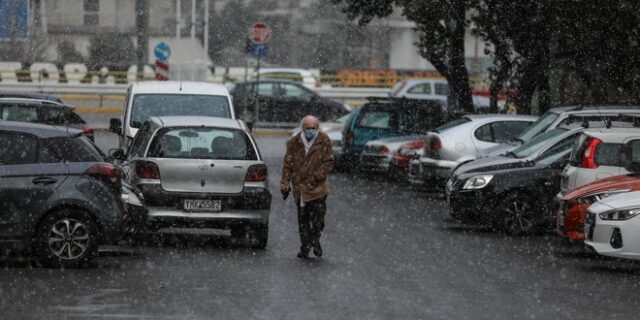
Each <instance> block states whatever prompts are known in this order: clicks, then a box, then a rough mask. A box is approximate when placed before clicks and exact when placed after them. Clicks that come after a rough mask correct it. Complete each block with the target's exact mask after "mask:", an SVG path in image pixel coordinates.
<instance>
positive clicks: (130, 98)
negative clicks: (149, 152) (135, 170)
mask: <svg viewBox="0 0 640 320" xmlns="http://www.w3.org/2000/svg"><path fill="white" fill-rule="evenodd" d="M163 116H198V117H217V118H228V119H236V115H235V113H234V110H233V105H232V99H231V95H230V94H229V91H228V90H227V88H226V87H225V86H223V85H221V84H212V83H206V82H189V81H149V82H137V83H132V84H130V85H129V88H127V95H126V98H125V103H124V108H123V110H122V116H121V117H120V118H112V119H111V121H110V124H109V130H110V131H112V132H114V133H116V134H118V135H119V136H120V139H119V147H120V148H121V149H125V148H126V147H127V146H129V144H130V143H131V140H133V137H135V135H136V133H137V132H138V129H139V128H140V126H142V124H143V123H144V122H145V121H146V120H147V119H149V118H150V117H163Z"/></svg>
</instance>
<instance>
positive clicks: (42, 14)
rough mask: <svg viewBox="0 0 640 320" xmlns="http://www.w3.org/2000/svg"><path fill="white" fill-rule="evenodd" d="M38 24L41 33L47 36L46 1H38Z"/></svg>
mask: <svg viewBox="0 0 640 320" xmlns="http://www.w3.org/2000/svg"><path fill="white" fill-rule="evenodd" d="M40 23H42V32H43V33H44V34H47V0H40Z"/></svg>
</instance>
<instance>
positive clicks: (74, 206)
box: [0, 121, 125, 267]
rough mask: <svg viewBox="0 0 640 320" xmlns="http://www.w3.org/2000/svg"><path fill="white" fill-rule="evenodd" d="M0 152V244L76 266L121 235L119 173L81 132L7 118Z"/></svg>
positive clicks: (52, 263)
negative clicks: (8, 119)
mask: <svg viewBox="0 0 640 320" xmlns="http://www.w3.org/2000/svg"><path fill="white" fill-rule="evenodd" d="M0 150H2V153H0V234H2V238H3V240H2V241H0V245H3V246H5V245H6V246H9V249H11V250H12V251H16V252H18V253H26V254H33V255H35V256H36V257H37V259H38V260H40V261H42V262H43V263H45V264H47V265H50V266H55V267H76V266H81V265H82V264H84V263H85V262H88V261H90V260H91V259H92V258H93V257H94V256H95V254H96V252H97V250H98V247H99V246H100V245H103V244H115V243H116V242H117V240H119V239H120V236H121V232H122V229H123V218H124V216H125V206H124V202H123V198H122V194H121V171H120V169H118V167H116V166H114V165H112V164H110V163H107V162H106V159H105V157H104V154H102V153H101V152H100V151H99V150H98V149H97V148H96V147H95V146H94V145H93V143H92V142H91V141H90V140H89V139H87V138H86V137H85V136H83V135H82V131H80V130H75V129H70V128H66V127H53V126H47V125H42V124H33V123H20V122H12V121H6V122H3V123H2V126H0Z"/></svg>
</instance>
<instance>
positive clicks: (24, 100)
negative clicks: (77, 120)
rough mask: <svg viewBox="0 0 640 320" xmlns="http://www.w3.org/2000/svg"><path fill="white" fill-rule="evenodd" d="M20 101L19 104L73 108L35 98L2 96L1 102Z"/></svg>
mask: <svg viewBox="0 0 640 320" xmlns="http://www.w3.org/2000/svg"><path fill="white" fill-rule="evenodd" d="M3 102H5V103H19V104H31V105H46V106H50V107H63V108H72V107H71V106H68V105H65V104H62V103H59V102H55V101H51V100H44V99H33V98H13V97H11V98H8V97H7V98H5V97H0V103H3Z"/></svg>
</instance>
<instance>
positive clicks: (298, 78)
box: [252, 68, 322, 89]
mask: <svg viewBox="0 0 640 320" xmlns="http://www.w3.org/2000/svg"><path fill="white" fill-rule="evenodd" d="M258 73H260V79H276V80H289V81H293V82H296V83H299V84H301V85H303V86H305V87H307V88H309V89H313V88H319V87H320V86H321V85H322V83H321V82H320V79H319V78H318V76H316V75H315V74H313V72H311V70H308V69H297V68H261V69H260V71H259V72H258ZM258 73H256V74H254V75H253V77H252V79H255V78H257V75H258Z"/></svg>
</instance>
